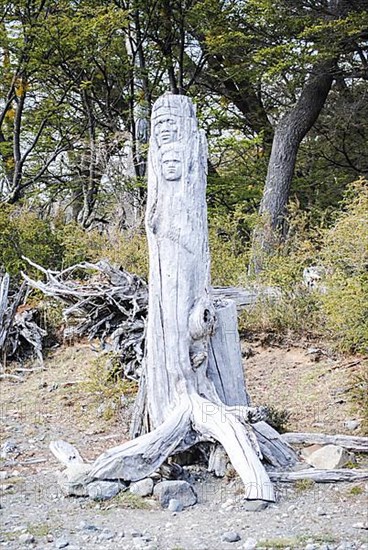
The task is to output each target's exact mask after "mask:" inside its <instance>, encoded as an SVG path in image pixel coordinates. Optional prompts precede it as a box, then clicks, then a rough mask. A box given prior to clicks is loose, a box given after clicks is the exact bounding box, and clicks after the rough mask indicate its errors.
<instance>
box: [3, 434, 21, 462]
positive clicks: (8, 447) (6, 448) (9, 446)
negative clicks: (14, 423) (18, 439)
mask: <svg viewBox="0 0 368 550" xmlns="http://www.w3.org/2000/svg"><path fill="white" fill-rule="evenodd" d="M11 453H14V454H16V455H17V456H18V455H19V454H20V453H19V452H18V447H17V444H16V443H15V441H13V440H11V439H8V440H7V441H5V443H4V444H3V445H2V447H1V454H0V456H1V458H7V457H8V454H11Z"/></svg>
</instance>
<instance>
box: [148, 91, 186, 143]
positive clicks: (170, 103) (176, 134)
mask: <svg viewBox="0 0 368 550" xmlns="http://www.w3.org/2000/svg"><path fill="white" fill-rule="evenodd" d="M189 120H191V121H194V122H195V120H196V119H195V109H194V106H193V104H192V102H191V100H190V99H189V98H188V97H186V96H180V95H173V94H170V93H167V94H164V95H163V96H161V97H160V98H159V99H158V100H157V101H156V103H155V104H154V106H153V109H152V133H153V134H154V136H155V138H156V140H157V143H158V146H159V147H162V146H163V145H165V144H168V143H173V142H174V141H181V140H182V138H183V133H184V134H185V133H186V132H188V130H189V127H187V124H188V123H189ZM186 121H187V122H186Z"/></svg>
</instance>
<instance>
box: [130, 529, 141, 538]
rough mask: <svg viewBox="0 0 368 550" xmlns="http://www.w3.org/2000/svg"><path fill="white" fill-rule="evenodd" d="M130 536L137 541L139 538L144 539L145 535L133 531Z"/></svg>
mask: <svg viewBox="0 0 368 550" xmlns="http://www.w3.org/2000/svg"><path fill="white" fill-rule="evenodd" d="M130 534H131V535H132V537H133V538H134V539H137V538H140V537H143V533H142V532H141V531H136V530H134V531H131V532H130Z"/></svg>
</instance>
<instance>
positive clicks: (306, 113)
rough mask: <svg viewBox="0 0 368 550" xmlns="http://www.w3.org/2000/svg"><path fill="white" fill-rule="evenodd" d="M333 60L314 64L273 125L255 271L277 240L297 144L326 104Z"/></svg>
mask: <svg viewBox="0 0 368 550" xmlns="http://www.w3.org/2000/svg"><path fill="white" fill-rule="evenodd" d="M334 64H335V62H334V61H326V62H323V63H320V64H319V65H317V66H316V67H314V70H313V72H312V74H311V76H310V78H309V80H308V81H307V83H306V84H305V86H304V89H303V91H302V93H301V95H300V98H299V100H298V101H297V103H296V104H295V106H294V107H293V108H292V109H291V110H290V111H289V112H288V113H287V114H286V115H285V116H284V117H283V118H282V119H281V120H280V122H279V123H278V125H277V127H276V130H275V135H274V138H273V143H272V150H271V156H270V160H269V164H268V172H267V177H266V183H265V188H264V191H263V198H262V201H261V205H260V211H259V212H260V214H261V216H262V218H263V219H262V222H261V226H260V227H259V228H258V229H257V230H256V231H255V234H254V240H253V254H252V262H251V269H252V270H253V271H254V272H255V273H257V272H259V271H260V270H261V268H262V261H263V260H262V258H263V257H264V255H267V254H269V253H271V252H272V250H274V249H275V246H276V245H277V243H278V241H279V238H280V234H281V233H282V230H283V222H284V218H285V212H286V206H287V202H288V199H289V193H290V186H291V182H292V178H293V175H294V169H295V163H296V157H297V154H298V150H299V146H300V143H301V141H302V139H303V138H304V137H305V136H306V134H307V132H308V131H309V130H310V129H311V128H312V126H313V124H314V123H315V122H316V120H317V118H318V116H319V114H320V112H321V110H322V108H323V106H324V104H325V101H326V99H327V96H328V93H329V91H330V89H331V85H332V81H333V67H334Z"/></svg>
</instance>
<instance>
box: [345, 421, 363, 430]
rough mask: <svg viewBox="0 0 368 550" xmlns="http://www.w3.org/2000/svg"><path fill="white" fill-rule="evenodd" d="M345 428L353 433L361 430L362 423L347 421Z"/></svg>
mask: <svg viewBox="0 0 368 550" xmlns="http://www.w3.org/2000/svg"><path fill="white" fill-rule="evenodd" d="M344 426H345V428H346V429H347V430H349V431H350V432H353V431H354V430H357V429H358V428H359V426H360V422H359V420H346V422H344Z"/></svg>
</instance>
